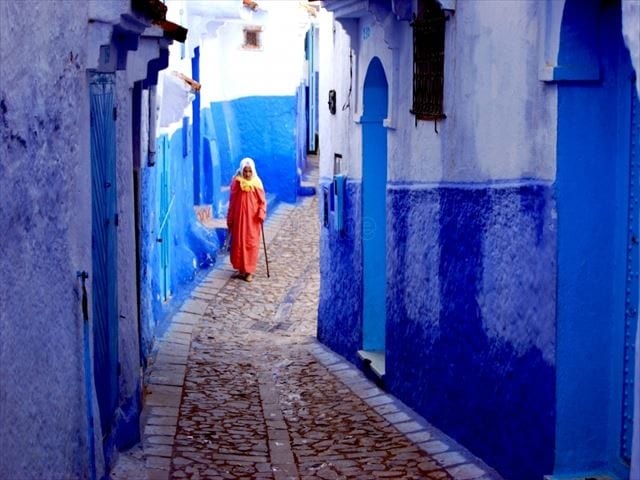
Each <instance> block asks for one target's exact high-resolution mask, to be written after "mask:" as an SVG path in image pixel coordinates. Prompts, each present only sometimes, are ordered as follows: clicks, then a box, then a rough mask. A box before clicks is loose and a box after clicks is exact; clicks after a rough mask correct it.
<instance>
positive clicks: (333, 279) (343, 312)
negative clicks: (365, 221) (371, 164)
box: [318, 179, 362, 363]
mask: <svg viewBox="0 0 640 480" xmlns="http://www.w3.org/2000/svg"><path fill="white" fill-rule="evenodd" d="M329 185H330V181H329V180H327V179H324V180H321V181H320V192H321V193H320V194H321V195H323V193H322V192H323V191H324V189H327V190H328V189H329ZM361 192H362V184H361V183H360V182H356V181H352V180H351V179H347V184H346V192H345V206H344V210H345V217H344V225H345V228H344V230H343V231H342V232H339V231H336V230H335V229H334V228H333V218H332V216H331V215H329V225H328V226H327V227H323V228H322V229H321V232H320V295H319V304H318V339H319V340H320V341H321V342H322V343H324V344H325V345H327V346H328V347H329V348H331V349H332V350H334V351H336V352H337V353H339V354H340V355H342V356H344V357H345V358H347V359H348V360H349V361H351V362H354V363H357V362H358V357H357V355H356V353H357V351H358V350H359V349H360V348H361V346H362V313H361V312H362V236H361V234H362V230H361V227H360V225H361V224H362V223H361V222H362V213H361V204H362V203H361V202H362V196H361ZM320 203H321V210H320V221H321V222H322V221H323V213H324V212H323V207H322V198H320Z"/></svg>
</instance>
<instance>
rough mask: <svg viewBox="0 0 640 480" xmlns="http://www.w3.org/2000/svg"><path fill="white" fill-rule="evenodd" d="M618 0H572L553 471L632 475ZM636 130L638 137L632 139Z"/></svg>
mask: <svg viewBox="0 0 640 480" xmlns="http://www.w3.org/2000/svg"><path fill="white" fill-rule="evenodd" d="M620 10H621V9H620V2H619V1H615V0H567V1H566V4H565V9H564V13H563V20H562V30H561V35H560V51H559V56H558V63H559V65H560V66H561V67H564V66H566V67H565V68H564V70H563V71H562V81H561V82H560V83H559V84H558V144H557V148H558V150H557V161H558V171H557V206H558V301H557V305H558V310H557V376H558V382H557V428H556V432H557V436H556V460H555V473H556V474H558V475H560V474H575V473H581V474H584V473H586V472H596V471H610V472H611V473H614V474H616V475H617V476H619V477H621V478H626V477H627V476H628V474H629V473H628V467H629V462H630V453H631V452H630V450H631V428H632V416H633V411H632V405H633V361H634V359H635V354H634V348H633V343H634V342H635V329H636V324H637V308H638V295H637V292H638V283H637V282H638V277H637V273H635V274H634V272H638V243H637V238H638V231H637V230H638V227H637V225H638V203H637V197H638V173H639V169H638V163H639V162H638V151H637V149H638V146H637V144H638V138H640V130H639V128H640V125H639V124H640V121H639V120H640V119H639V117H638V115H639V112H638V110H639V105H638V97H637V94H636V91H635V87H634V84H633V69H632V66H631V62H630V58H629V52H628V51H627V49H626V47H625V46H624V42H623V39H622V34H621V31H622V27H621V13H620ZM633 139H635V147H634V142H633Z"/></svg>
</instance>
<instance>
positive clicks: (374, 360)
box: [358, 350, 385, 380]
mask: <svg viewBox="0 0 640 480" xmlns="http://www.w3.org/2000/svg"><path fill="white" fill-rule="evenodd" d="M358 357H360V359H361V360H362V362H363V363H364V365H365V366H366V367H368V368H370V369H371V371H372V372H373V373H374V374H375V375H376V377H378V378H379V379H380V380H384V373H385V354H384V350H358Z"/></svg>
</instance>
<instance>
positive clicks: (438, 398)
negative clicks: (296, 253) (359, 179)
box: [318, 181, 556, 480]
mask: <svg viewBox="0 0 640 480" xmlns="http://www.w3.org/2000/svg"><path fill="white" fill-rule="evenodd" d="M322 186H323V187H326V184H323V185H322ZM361 193H362V192H361V185H360V184H359V183H353V182H351V181H350V182H348V184H347V197H346V207H345V211H346V221H347V223H346V224H347V227H346V230H345V232H344V233H343V234H340V233H338V232H335V231H333V229H332V228H331V222H330V225H329V228H323V229H322V235H321V246H320V248H321V255H320V259H321V260H320V270H321V287H320V305H319V312H318V338H319V340H320V341H321V342H323V343H324V344H326V345H328V346H329V347H330V348H332V349H333V350H334V351H336V352H337V353H339V354H341V355H343V356H345V357H346V358H348V359H349V360H351V361H352V362H354V363H356V364H358V363H359V362H358V360H357V358H356V352H357V350H358V349H360V348H361V345H362V319H361V312H362V305H361V298H362V290H361V289H362V253H361V234H360V225H361V220H362V218H361V216H362V215H361V210H360V205H361ZM321 195H322V193H321ZM322 213H323V212H322V208H321V212H320V216H321V218H320V220H321V221H322V220H323V216H322ZM330 219H331V217H330ZM555 226H556V225H555V198H554V194H553V187H552V185H550V184H547V183H543V182H534V181H531V182H527V181H522V182H518V183H516V184H485V185H471V186H469V185H423V184H420V185H416V184H396V185H391V186H390V187H389V188H388V196H387V232H388V233H387V279H388V280H387V326H386V336H387V344H386V375H385V379H384V382H385V385H386V388H387V389H388V390H389V391H390V392H391V393H393V394H394V395H396V396H397V397H398V398H400V399H401V400H402V401H404V402H405V403H407V404H408V405H409V406H410V407H411V408H413V409H415V410H416V411H417V412H419V413H420V414H422V415H423V416H424V417H425V418H427V419H428V420H429V421H430V422H431V423H432V424H434V425H435V426H437V427H438V428H440V429H441V430H443V431H444V432H445V433H446V434H448V435H450V436H451V437H453V438H454V439H456V440H457V441H458V442H459V443H461V444H462V445H464V446H465V447H467V448H468V449H469V450H470V451H471V452H472V453H474V454H475V455H477V456H479V457H480V458H482V459H483V460H485V461H486V462H487V463H488V464H489V465H490V466H492V467H494V468H496V470H498V471H499V472H500V473H501V474H502V475H503V476H504V477H505V478H506V479H510V480H511V479H517V480H534V479H535V480H539V479H540V478H542V476H543V475H544V474H550V473H552V471H553V458H554V444H555V436H554V435H555V433H554V429H555V401H556V390H555V378H556V377H555V375H556V368H555V353H556V352H555V298H556V277H555V275H556V273H555V272H556V260H555V251H556V250H555V249H556V234H555Z"/></svg>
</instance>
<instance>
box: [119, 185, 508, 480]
mask: <svg viewBox="0 0 640 480" xmlns="http://www.w3.org/2000/svg"><path fill="white" fill-rule="evenodd" d="M319 229H320V222H319V213H318V199H317V197H306V198H304V199H303V200H301V201H300V203H299V204H298V205H296V206H290V205H283V206H281V207H279V208H278V209H277V211H276V212H274V215H273V216H271V217H270V219H269V220H268V221H267V222H266V223H265V231H266V235H265V237H266V238H267V240H268V242H269V243H268V253H269V267H270V274H271V276H270V278H267V276H266V269H265V266H264V258H261V259H260V260H259V264H258V265H259V266H258V272H257V273H256V275H255V277H254V281H253V282H252V283H247V282H244V281H242V280H239V279H233V278H232V277H231V275H232V273H233V270H232V269H231V267H230V266H229V265H228V263H226V264H223V265H222V266H220V267H218V268H217V269H216V272H214V273H212V275H210V276H209V277H208V278H207V279H206V280H205V281H204V282H202V283H201V284H200V285H199V286H198V287H197V288H196V289H194V291H193V293H192V296H191V299H190V300H189V301H187V302H186V303H185V305H184V306H183V308H182V310H181V312H180V313H179V314H178V315H177V316H176V318H175V320H174V324H173V326H172V330H171V331H170V332H169V334H168V338H166V339H164V340H163V342H161V345H160V350H159V352H158V355H157V357H156V359H155V363H154V365H152V367H151V368H150V369H149V372H148V373H147V385H146V391H147V395H146V397H145V411H144V412H143V423H144V424H145V426H144V438H143V442H142V445H141V446H139V448H138V449H137V450H136V449H134V450H133V451H132V453H130V454H129V455H128V456H125V457H124V458H123V459H122V460H121V461H120V464H119V465H118V466H117V468H116V469H114V471H113V472H112V474H111V479H112V480H122V479H129V478H135V479H149V480H156V479H157V480H160V479H162V480H165V479H168V478H172V479H203V480H204V479H207V480H214V479H275V480H280V479H362V480H366V479H372V480H373V479H378V478H400V479H455V480H471V479H473V480H489V479H497V478H499V477H498V476H497V475H495V473H493V471H492V470H491V469H489V468H488V467H486V465H484V464H482V463H481V462H480V461H478V460H477V459H475V458H474V457H473V456H472V455H471V454H469V453H468V452H467V451H465V450H464V449H462V448H461V447H459V446H457V445H456V444H455V442H453V441H452V440H450V439H448V438H447V437H445V436H444V435H442V434H441V433H440V432H438V431H437V430H436V429H434V428H433V427H432V426H430V425H429V424H428V423H426V422H425V421H424V420H423V419H422V418H421V417H418V416H417V415H416V414H415V413H413V412H412V411H410V410H409V409H408V408H406V406H404V405H403V404H401V403H400V402H398V401H397V400H396V399H395V398H394V397H392V396H390V395H387V394H386V393H385V392H384V391H382V390H380V389H379V388H377V387H376V386H375V385H374V384H372V383H371V382H370V381H368V380H367V379H365V378H364V376H363V375H362V374H361V373H360V372H359V371H358V370H357V369H355V368H354V367H353V366H352V365H351V364H349V363H348V362H346V361H344V359H342V358H341V357H339V356H337V355H335V354H333V353H332V352H331V351H329V350H328V349H326V348H325V347H324V346H322V345H320V344H319V343H318V342H317V340H316V339H315V333H316V318H317V307H318V289H319V280H320V279H319V271H318V250H319V249H318V236H319Z"/></svg>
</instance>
